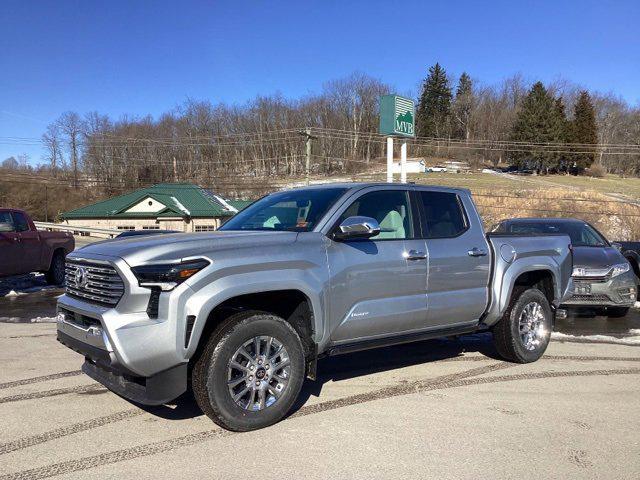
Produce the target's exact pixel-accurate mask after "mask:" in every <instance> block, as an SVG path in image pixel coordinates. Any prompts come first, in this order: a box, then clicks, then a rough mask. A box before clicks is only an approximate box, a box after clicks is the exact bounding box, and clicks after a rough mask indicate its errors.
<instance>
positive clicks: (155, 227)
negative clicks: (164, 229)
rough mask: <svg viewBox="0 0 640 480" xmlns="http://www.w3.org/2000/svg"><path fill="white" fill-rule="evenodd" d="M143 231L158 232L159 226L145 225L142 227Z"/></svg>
mask: <svg viewBox="0 0 640 480" xmlns="http://www.w3.org/2000/svg"><path fill="white" fill-rule="evenodd" d="M142 229H143V230H160V226H159V225H147V226H144V227H142Z"/></svg>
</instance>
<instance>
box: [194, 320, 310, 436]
mask: <svg viewBox="0 0 640 480" xmlns="http://www.w3.org/2000/svg"><path fill="white" fill-rule="evenodd" d="M304 374H305V361H304V352H303V347H302V342H301V340H300V337H299V336H298V334H297V332H296V331H295V330H294V329H293V327H292V326H291V325H290V324H289V323H287V322H286V321H284V320H283V319H282V318H280V317H277V316H275V315H271V314H269V313H264V312H256V311H250V312H242V313H239V314H236V315H233V316H231V317H229V318H228V319H227V320H226V321H225V322H224V324H223V325H222V326H221V327H220V328H219V329H218V330H216V331H215V332H214V333H213V334H212V336H211V338H209V340H208V342H207V344H206V346H205V348H204V350H203V352H202V355H201V356H200V357H199V358H198V360H197V361H196V363H195V364H194V368H193V371H192V374H191V380H192V388H193V393H194V396H195V399H196V402H197V403H198V405H199V406H200V408H201V409H202V411H203V412H204V413H205V414H207V416H209V418H211V419H212V420H213V421H214V422H215V423H217V424H218V425H220V426H221V427H223V428H226V429H228V430H234V431H248V430H255V429H258V428H263V427H266V426H269V425H272V424H274V423H276V422H278V421H279V420H281V419H282V418H283V417H284V416H285V415H286V414H287V413H288V412H289V410H290V409H291V407H292V406H293V404H294V402H295V400H296V398H297V397H298V394H299V393H300V389H301V388H302V383H303V381H304Z"/></svg>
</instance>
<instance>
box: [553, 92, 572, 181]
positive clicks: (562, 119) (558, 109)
mask: <svg viewBox="0 0 640 480" xmlns="http://www.w3.org/2000/svg"><path fill="white" fill-rule="evenodd" d="M554 111H555V117H556V127H555V128H556V131H557V137H558V139H559V140H558V141H559V142H561V143H569V142H570V141H571V135H570V133H571V125H570V123H569V120H567V113H566V111H565V107H564V102H563V101H562V97H561V96H560V97H558V98H556V100H555V102H554ZM557 150H564V151H567V150H568V148H566V147H562V148H558V149H557ZM571 157H572V154H570V153H565V152H560V153H557V154H556V160H557V167H558V169H559V170H560V171H563V172H566V171H568V170H569V167H570V166H571V162H572V161H571Z"/></svg>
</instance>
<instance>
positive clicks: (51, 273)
mask: <svg viewBox="0 0 640 480" xmlns="http://www.w3.org/2000/svg"><path fill="white" fill-rule="evenodd" d="M46 278H47V283H49V284H50V285H62V284H63V283H64V253H62V252H61V251H60V250H58V251H57V252H54V254H53V257H52V258H51V265H50V266H49V270H47V273H46Z"/></svg>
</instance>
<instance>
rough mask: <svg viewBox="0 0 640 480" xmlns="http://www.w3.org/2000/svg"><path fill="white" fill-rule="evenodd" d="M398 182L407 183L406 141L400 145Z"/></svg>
mask: <svg viewBox="0 0 640 480" xmlns="http://www.w3.org/2000/svg"><path fill="white" fill-rule="evenodd" d="M400 182H401V183H407V142H402V145H401V146H400Z"/></svg>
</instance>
